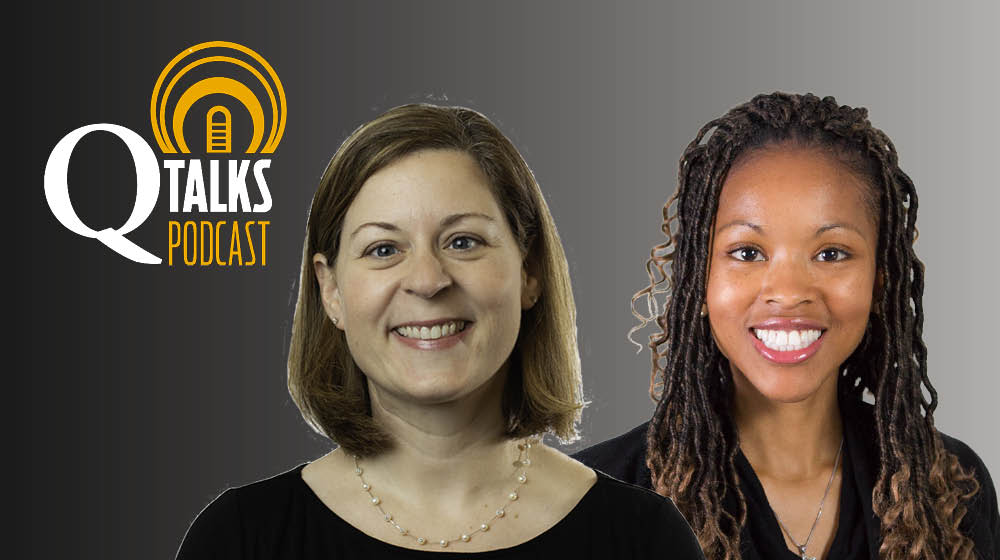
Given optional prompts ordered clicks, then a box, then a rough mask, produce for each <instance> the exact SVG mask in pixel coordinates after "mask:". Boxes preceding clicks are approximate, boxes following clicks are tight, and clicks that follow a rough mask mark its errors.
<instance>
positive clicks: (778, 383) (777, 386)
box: [733, 369, 824, 404]
mask: <svg viewBox="0 0 1000 560" xmlns="http://www.w3.org/2000/svg"><path fill="white" fill-rule="evenodd" d="M737 375H739V376H741V377H743V380H742V383H737V387H739V386H740V385H743V386H745V388H748V389H750V390H751V391H753V392H755V393H757V394H758V395H760V396H761V397H763V398H764V399H766V400H768V401H769V402H774V403H781V404H793V403H799V402H803V401H805V400H808V399H809V398H810V397H812V396H813V395H815V394H816V393H818V392H819V391H820V390H821V389H822V387H823V385H824V383H823V379H821V378H819V377H818V376H817V375H815V374H813V373H812V372H804V371H795V370H794V369H784V370H779V371H769V372H754V373H752V374H750V375H747V374H744V373H741V372H734V373H733V376H734V378H735V376H737ZM734 381H735V379H734Z"/></svg>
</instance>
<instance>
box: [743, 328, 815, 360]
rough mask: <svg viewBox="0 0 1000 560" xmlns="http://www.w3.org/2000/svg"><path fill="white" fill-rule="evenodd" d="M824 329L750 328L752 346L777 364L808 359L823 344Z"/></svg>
mask: <svg viewBox="0 0 1000 560" xmlns="http://www.w3.org/2000/svg"><path fill="white" fill-rule="evenodd" d="M825 333H826V330H825V329H815V328H803V329H796V330H788V329H758V328H751V329H750V336H751V337H752V338H753V345H754V348H756V349H757V352H759V353H760V354H761V355H762V356H764V357H765V358H767V359H768V360H770V361H772V362H775V363H778V364H797V363H801V362H804V361H806V360H808V359H809V358H810V357H812V355H813V354H815V353H816V352H817V351H818V350H819V348H820V346H821V345H822V344H823V340H824V337H823V335H824V334H825Z"/></svg>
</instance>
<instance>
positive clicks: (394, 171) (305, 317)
mask: <svg viewBox="0 0 1000 560" xmlns="http://www.w3.org/2000/svg"><path fill="white" fill-rule="evenodd" d="M288 371H289V376H288V384H289V390H290V392H291V394H292V397H293V398H294V400H295V402H296V404H297V405H298V406H299V408H300V410H301V411H302V414H303V416H304V417H305V419H306V420H307V421H308V422H309V423H310V425H312V426H313V427H314V428H315V429H316V430H317V431H319V432H320V433H322V434H324V435H326V436H327V437H329V438H330V439H331V440H332V441H334V442H336V443H337V444H338V445H339V447H337V448H336V449H335V450H334V451H332V452H331V453H329V454H328V455H326V456H324V457H322V458H320V459H318V460H316V461H314V462H312V463H310V464H308V465H303V466H300V467H297V468H295V469H293V470H291V471H289V472H287V473H285V474H282V475H279V476H277V477H275V478H272V479H270V480H266V481H262V482H258V483H256V484H251V485H249V486H246V487H243V488H238V489H235V490H229V491H227V492H225V493H223V494H222V495H221V496H220V497H219V498H218V499H216V500H215V501H214V502H213V503H212V504H211V505H209V506H208V507H207V508H206V509H205V511H204V512H202V514H201V515H200V516H199V517H198V519H197V520H196V521H195V522H194V524H193V525H192V527H191V529H190V530H189V531H188V535H187V537H186V539H185V542H184V544H183V545H182V547H181V550H180V553H179V556H178V557H179V558H180V559H181V560H190V559H195V558H296V559H312V558H316V559H319V558H323V559H328V558H424V557H426V556H427V555H435V554H437V555H440V554H443V553H452V552H457V553H461V556H462V557H475V558H478V557H482V558H490V559H494V558H496V559H500V558H553V557H564V556H565V557H573V558H590V557H593V558H647V557H650V556H652V555H654V554H656V553H657V551H660V550H663V549H665V548H669V549H670V550H672V551H675V557H676V558H702V555H701V552H700V549H699V547H698V543H697V540H696V539H695V538H694V535H693V534H692V533H691V531H690V528H689V527H688V526H687V525H686V523H685V522H684V520H683V518H681V516H680V514H679V513H678V512H677V509H676V508H675V507H674V506H673V504H672V503H671V502H670V501H669V500H666V499H664V498H662V497H661V496H658V495H656V494H655V493H653V492H650V491H648V490H644V489H640V488H637V487H634V486H631V485H627V484H624V483H621V482H619V481H615V480H613V479H611V478H609V477H607V476H606V475H603V474H600V473H595V472H594V471H593V470H591V469H589V468H587V467H585V466H583V465H582V464H580V463H578V462H576V461H574V460H573V459H570V458H569V457H567V456H566V455H564V454H562V453H560V452H558V451H556V450H554V449H552V448H550V447H548V446H546V445H544V444H543V443H541V442H540V440H539V436H541V435H542V434H545V433H551V434H553V435H554V436H557V437H558V438H560V439H562V440H564V441H569V440H572V439H574V438H575V437H576V423H577V421H578V418H579V413H580V410H581V408H582V407H583V402H582V395H581V387H580V364H579V355H578V351H577V346H576V327H575V309H574V306H573V296H572V291H571V288H570V283H569V274H568V269H567V265H566V259H565V257H564V255H563V250H562V246H561V244H560V241H559V238H558V236H557V234H556V229H555V225H554V224H553V222H552V217H551V215H550V214H549V211H548V208H547V206H546V204H545V201H544V199H543V198H542V195H541V192H540V191H539V189H538V185H537V184H536V183H535V180H534V177H533V176H532V174H531V172H530V170H529V169H528V167H527V165H526V164H525V162H524V160H523V159H522V158H521V156H520V154H518V152H517V150H516V149H515V148H514V146H513V145H512V144H511V143H510V141H509V140H507V138H506V137H504V136H503V134H502V133H501V132H500V131H499V130H498V129H497V128H496V127H495V126H494V125H493V124H492V123H491V122H489V120H487V119H486V118H485V117H483V116H482V115H480V114H479V113H476V112H474V111H470V110H468V109H462V108H449V107H435V106H430V105H407V106H403V107H398V108H395V109H392V110H390V111H389V112H387V113H385V114H383V115H381V116H379V117H378V118H376V119H375V120H373V121H372V122H370V123H367V124H365V125H363V126H362V127H360V128H359V129H358V130H356V131H355V132H354V133H353V134H352V135H351V136H350V137H349V138H348V139H347V140H346V141H345V142H344V144H343V145H342V146H341V148H340V149H339V150H338V152H337V154H336V155H335V156H334V157H333V159H332V161H331V162H330V164H329V166H328V168H327V170H326V173H324V175H323V178H322V180H321V181H320V186H319V189H318V191H317V192H316V195H315V197H314V198H313V202H312V209H311V211H310V215H309V223H308V226H307V235H306V241H305V247H304V251H303V261H302V271H301V284H300V291H299V299H298V304H297V307H296V311H295V320H294V325H293V330H292V342H291V349H290V352H289V360H288Z"/></svg>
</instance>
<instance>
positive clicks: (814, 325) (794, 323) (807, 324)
mask: <svg viewBox="0 0 1000 560" xmlns="http://www.w3.org/2000/svg"><path fill="white" fill-rule="evenodd" d="M750 328H752V329H766V330H775V331H805V330H815V331H825V330H826V327H825V326H824V325H823V324H822V323H819V322H817V321H813V320H812V319H805V318H802V317H772V318H770V319H766V320H764V321H761V322H759V323H757V324H755V325H753V326H751V327H750ZM754 338H756V337H754Z"/></svg>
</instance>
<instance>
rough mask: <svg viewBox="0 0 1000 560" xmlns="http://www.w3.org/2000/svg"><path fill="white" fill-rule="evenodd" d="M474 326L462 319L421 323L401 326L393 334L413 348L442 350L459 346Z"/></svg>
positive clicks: (393, 330) (395, 328)
mask: <svg viewBox="0 0 1000 560" xmlns="http://www.w3.org/2000/svg"><path fill="white" fill-rule="evenodd" d="M472 325H473V323H472V321H465V320H462V319H445V320H434V321H419V322H414V323H407V324H405V325H399V326H397V327H394V328H393V329H392V331H391V332H392V335H393V337H394V338H396V339H398V340H399V341H400V342H402V343H403V344H405V345H407V346H410V347H411V348H417V349H420V350H440V349H444V348H450V347H452V346H454V345H455V344H458V342H459V341H460V340H461V339H462V338H464V337H465V335H466V334H467V333H468V331H469V330H470V329H471V328H472Z"/></svg>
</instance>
